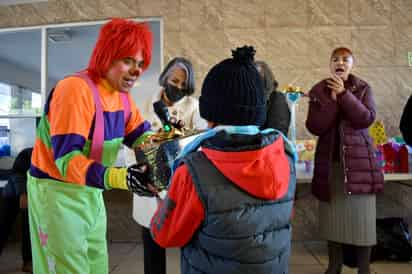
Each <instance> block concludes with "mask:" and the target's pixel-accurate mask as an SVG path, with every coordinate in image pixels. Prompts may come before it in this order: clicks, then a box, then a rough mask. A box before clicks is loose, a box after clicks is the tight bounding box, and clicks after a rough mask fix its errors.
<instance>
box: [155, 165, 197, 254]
mask: <svg viewBox="0 0 412 274" xmlns="http://www.w3.org/2000/svg"><path fill="white" fill-rule="evenodd" d="M204 215H205V212H204V208H203V205H202V203H201V201H200V199H199V196H198V194H197V192H196V189H195V186H194V185H193V181H192V177H191V176H190V174H189V171H188V169H187V167H186V166H185V165H182V166H180V167H179V168H178V169H177V170H176V173H175V174H174V175H173V178H172V182H171V185H170V187H169V191H168V193H167V196H166V198H165V199H164V200H162V201H161V202H159V205H158V209H157V212H156V214H155V215H154V217H153V218H152V222H151V233H152V236H153V239H154V240H155V241H156V242H157V243H158V244H159V245H160V246H162V247H181V246H184V245H186V244H187V243H188V242H189V241H190V239H191V238H192V237H193V234H194V233H195V232H196V230H197V229H198V228H199V226H200V225H201V223H202V221H203V220H204V218H205V216H204Z"/></svg>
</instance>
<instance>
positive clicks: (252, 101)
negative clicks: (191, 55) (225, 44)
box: [199, 46, 266, 126]
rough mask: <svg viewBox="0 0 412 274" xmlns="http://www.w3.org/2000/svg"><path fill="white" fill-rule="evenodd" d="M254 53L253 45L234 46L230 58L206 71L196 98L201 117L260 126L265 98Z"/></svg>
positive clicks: (220, 121) (263, 119)
mask: <svg viewBox="0 0 412 274" xmlns="http://www.w3.org/2000/svg"><path fill="white" fill-rule="evenodd" d="M255 53H256V51H255V49H254V48H253V47H252V46H243V47H239V48H236V49H235V50H232V56H233V58H228V59H225V60H223V61H222V62H220V63H219V64H217V65H215V66H214V67H213V68H212V69H211V70H210V71H209V72H208V74H207V75H206V78H205V80H204V81H203V86H202V91H201V96H200V98H199V108H200V116H201V117H202V118H204V119H206V120H207V121H211V122H215V123H219V124H223V125H258V126H261V125H263V123H264V122H265V120H266V105H265V103H266V100H265V97H264V92H263V82H262V79H261V77H260V75H259V72H258V71H257V69H256V66H255V65H254V56H255Z"/></svg>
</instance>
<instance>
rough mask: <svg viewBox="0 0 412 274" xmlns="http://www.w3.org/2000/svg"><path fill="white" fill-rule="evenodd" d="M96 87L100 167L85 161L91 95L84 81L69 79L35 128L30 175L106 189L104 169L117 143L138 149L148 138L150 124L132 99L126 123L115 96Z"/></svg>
mask: <svg viewBox="0 0 412 274" xmlns="http://www.w3.org/2000/svg"><path fill="white" fill-rule="evenodd" d="M97 87H98V89H99V94H100V99H101V103H102V107H103V117H104V129H105V132H104V144H103V157H102V163H98V162H95V161H93V160H91V159H89V158H88V155H89V153H90V144H91V139H92V136H93V129H94V112H95V107H94V99H93V95H92V92H91V90H90V89H89V87H88V85H87V83H86V82H85V81H84V80H82V79H80V78H78V77H68V78H65V79H64V80H62V81H60V82H59V83H58V84H57V86H56V88H55V89H54V90H53V91H52V93H51V94H50V96H49V98H48V101H47V104H46V106H45V113H44V115H43V117H42V118H41V121H40V124H39V126H38V128H37V136H36V141H35V145H34V150H33V156H32V166H31V169H30V174H31V175H32V176H33V177H35V178H39V179H40V178H49V179H54V180H57V181H63V182H68V183H74V184H80V185H88V186H92V187H97V188H105V177H107V175H106V171H107V169H106V167H109V166H111V165H113V163H114V162H115V160H116V157H117V153H118V151H119V148H120V146H121V144H122V143H123V144H125V145H127V146H129V147H133V146H136V145H137V144H139V142H141V141H142V139H144V138H145V136H146V135H147V134H148V132H149V130H150V124H149V123H148V122H147V121H144V120H143V119H142V117H141V115H140V113H139V111H138V109H137V108H136V105H135V104H134V103H133V101H132V100H129V102H130V110H131V116H130V119H129V121H128V123H127V125H125V121H124V113H123V104H122V100H121V98H120V94H119V92H118V91H116V90H114V89H112V88H111V87H110V85H109V83H108V82H107V81H106V80H103V79H102V80H101V81H100V82H99V84H98V85H97ZM129 96H130V95H129Z"/></svg>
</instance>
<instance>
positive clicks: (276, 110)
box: [256, 61, 290, 136]
mask: <svg viewBox="0 0 412 274" xmlns="http://www.w3.org/2000/svg"><path fill="white" fill-rule="evenodd" d="M256 68H257V70H258V71H259V74H260V76H261V77H262V80H263V89H264V93H265V99H266V107H267V117H266V122H265V125H264V126H263V128H274V129H277V130H279V131H281V132H282V133H283V134H284V135H285V136H288V131H289V125H290V110H289V106H288V103H287V102H286V97H285V95H284V94H282V93H281V92H279V91H278V90H277V88H278V82H277V81H276V79H275V76H274V75H273V72H272V70H271V69H270V68H269V65H268V64H266V63H265V62H263V61H256Z"/></svg>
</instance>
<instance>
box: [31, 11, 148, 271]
mask: <svg viewBox="0 0 412 274" xmlns="http://www.w3.org/2000/svg"><path fill="white" fill-rule="evenodd" d="M151 52H152V33H151V32H150V30H149V27H148V26H147V25H146V24H142V23H137V22H133V21H128V20H124V19H113V20H111V21H110V22H108V23H106V24H105V25H104V26H103V27H102V29H101V32H100V34H99V37H98V41H97V43H96V46H95V48H94V51H93V53H92V56H91V58H90V62H89V65H88V67H87V69H85V70H84V71H82V72H80V73H77V74H75V75H72V76H70V77H67V78H65V79H63V80H62V81H60V82H59V83H58V84H57V85H56V87H55V89H54V90H53V91H52V92H51V93H50V95H49V98H48V100H47V103H46V105H45V110H44V114H43V116H42V118H41V121H40V124H39V127H38V129H37V139H36V142H35V146H34V150H33V156H32V163H31V168H30V171H29V174H28V181H29V183H28V195H29V205H30V206H29V214H30V229H31V241H32V245H33V267H34V273H41V274H47V273H99V274H101V273H108V256H107V243H106V211H105V206H104V202H103V197H102V191H103V190H109V189H112V188H117V189H124V190H131V191H133V192H135V193H137V194H139V195H143V196H144V195H147V196H150V195H152V192H151V191H150V190H149V188H148V179H147V178H148V176H147V174H146V173H147V172H146V171H147V168H146V167H145V166H136V165H134V166H130V167H128V168H126V167H124V168H115V167H112V165H113V163H114V161H115V159H116V157H117V153H118V150H119V148H120V146H121V144H124V145H127V146H128V147H130V148H134V147H136V146H138V145H139V144H140V143H141V142H143V141H145V139H146V138H147V137H148V136H149V135H150V124H149V123H148V122H147V121H144V120H143V119H142V117H141V115H140V113H139V110H138V109H137V108H136V105H135V104H134V102H133V101H132V99H131V98H132V97H131V96H130V94H129V91H130V89H131V88H132V87H133V86H134V84H135V82H136V80H137V79H138V78H139V76H140V75H141V74H142V72H143V71H144V70H145V69H146V68H147V67H148V66H149V64H150V60H151Z"/></svg>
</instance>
